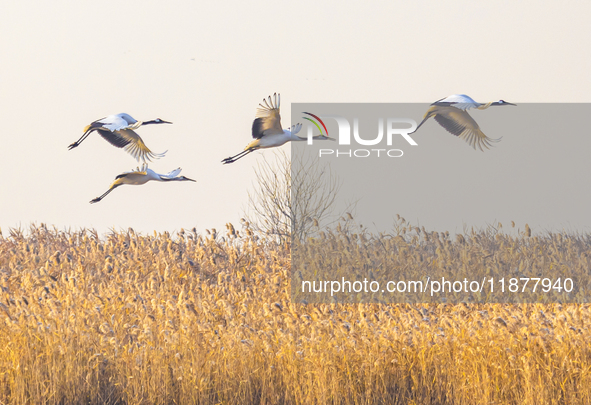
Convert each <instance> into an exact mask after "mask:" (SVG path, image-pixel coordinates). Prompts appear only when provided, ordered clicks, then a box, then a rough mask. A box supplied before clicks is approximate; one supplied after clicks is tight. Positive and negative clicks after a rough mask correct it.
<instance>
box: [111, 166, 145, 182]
mask: <svg viewBox="0 0 591 405" xmlns="http://www.w3.org/2000/svg"><path fill="white" fill-rule="evenodd" d="M130 174H141V175H144V176H145V175H146V174H148V165H147V164H146V163H144V164H143V165H142V167H141V168H140V167H136V168H135V169H133V170H130V171H128V172H123V173H121V174H119V175H117V177H115V180H117V179H120V178H122V177H127V176H129V175H130Z"/></svg>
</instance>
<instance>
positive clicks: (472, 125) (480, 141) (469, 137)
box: [434, 107, 501, 151]
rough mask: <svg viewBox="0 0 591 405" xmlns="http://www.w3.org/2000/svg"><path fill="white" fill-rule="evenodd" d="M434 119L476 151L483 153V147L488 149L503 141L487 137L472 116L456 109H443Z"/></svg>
mask: <svg viewBox="0 0 591 405" xmlns="http://www.w3.org/2000/svg"><path fill="white" fill-rule="evenodd" d="M434 118H435V120H436V121H437V122H438V123H439V125H441V126H442V127H443V128H445V130H447V132H449V133H450V134H453V135H455V136H459V137H460V138H462V139H463V140H465V141H466V142H468V144H469V145H470V146H472V147H473V148H474V149H476V148H478V149H480V150H481V151H483V150H484V149H483V147H484V148H486V149H488V148H489V147H491V146H492V143H493V142H498V141H500V140H501V138H498V139H493V138H489V137H488V136H486V135H485V134H484V133H483V132H482V131H481V130H480V127H479V126H478V123H477V122H476V121H474V119H473V118H472V117H471V116H470V114H468V113H467V112H466V111H462V110H458V109H457V108H455V107H441V109H440V110H439V111H438V112H437V113H436V114H435V117H434Z"/></svg>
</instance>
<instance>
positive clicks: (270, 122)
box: [222, 93, 334, 164]
mask: <svg viewBox="0 0 591 405" xmlns="http://www.w3.org/2000/svg"><path fill="white" fill-rule="evenodd" d="M263 103H264V104H263ZM263 103H261V104H259V108H258V109H257V114H256V118H255V120H254V121H253V123H252V137H253V138H254V141H252V142H250V143H249V144H248V145H246V147H245V148H244V150H243V151H242V152H240V153H238V154H236V155H234V156H231V157H228V158H226V159H224V160H222V163H224V164H227V163H233V162H235V161H237V160H238V159H240V158H242V157H244V156H246V155H247V154H249V153H251V152H254V151H255V150H257V149H267V148H276V147H279V146H282V145H285V144H286V143H287V142H299V141H306V140H307V139H306V138H300V137H299V136H296V134H297V133H298V132H300V129H301V128H302V124H299V123H298V124H296V125H293V126H292V127H291V128H290V129H283V128H282V127H281V115H280V114H279V109H280V103H281V97H280V95H279V94H277V93H275V94H273V98H271V96H269V97H268V99H263ZM314 139H319V140H329V139H330V140H333V141H334V139H332V138H329V137H327V136H317V137H314Z"/></svg>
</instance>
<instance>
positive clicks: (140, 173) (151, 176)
mask: <svg viewBox="0 0 591 405" xmlns="http://www.w3.org/2000/svg"><path fill="white" fill-rule="evenodd" d="M180 172H181V168H180V167H179V168H177V169H175V170H173V171H171V172H169V173H167V174H158V173H156V172H155V171H153V170H152V169H148V166H147V165H143V166H142V168H141V169H140V168H139V167H138V168H137V169H136V170H132V171H129V172H125V173H122V174H120V175H119V176H117V177H116V178H115V181H114V182H113V183H112V184H111V187H109V189H108V190H107V191H106V192H105V193H104V194H103V195H101V196H100V197H97V198H95V199H93V200H92V201H90V203H91V204H94V203H97V202H99V201H100V200H102V199H103V198H105V197H106V196H107V194H109V193H110V192H111V191H113V190H114V189H115V188H117V187H119V186H123V185H132V186H141V185H142V184H146V183H147V182H149V181H195V180H192V179H189V178H187V177H185V176H179V174H180ZM177 176H178V177H177Z"/></svg>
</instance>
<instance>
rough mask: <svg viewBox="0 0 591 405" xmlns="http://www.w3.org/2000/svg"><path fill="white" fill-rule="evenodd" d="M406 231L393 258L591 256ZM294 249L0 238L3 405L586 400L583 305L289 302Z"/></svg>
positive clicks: (115, 238)
mask: <svg viewBox="0 0 591 405" xmlns="http://www.w3.org/2000/svg"><path fill="white" fill-rule="evenodd" d="M409 229H410V228H409ZM351 232H352V231H342V232H340V233H334V234H333V233H329V234H325V235H324V236H323V238H324V242H323V244H322V245H323V246H326V247H327V249H328V248H329V247H330V246H331V244H335V243H337V244H338V243H344V242H343V240H348V241H349V242H348V243H352V242H351V240H357V242H356V243H361V242H359V241H360V240H361V239H360V238H359V237H358V236H357V237H355V236H354V234H347V233H351ZM413 232H414V231H413ZM413 235H414V236H412V237H411V236H409V235H404V234H403V235H398V236H392V235H381V236H379V237H378V239H379V238H381V239H382V240H383V243H384V245H385V244H386V243H390V245H388V246H391V249H392V250H395V251H397V250H396V249H398V248H399V247H400V244H401V243H402V240H401V239H400V238H402V239H403V240H404V241H405V242H404V246H403V249H402V248H400V250H399V251H400V254H399V255H398V256H397V257H399V259H398V260H401V261H402V263H403V264H404V261H408V262H409V263H412V262H413V261H421V262H423V263H428V264H429V266H435V267H436V266H444V267H445V266H448V267H450V266H452V267H453V266H455V267H456V268H462V266H464V267H466V266H468V267H470V266H474V267H478V266H480V264H479V263H480V262H478V261H475V262H473V263H469V264H466V263H462V260H471V259H470V258H474V257H477V255H478V254H481V253H482V252H483V251H484V250H486V251H487V252H488V253H489V254H492V255H493V257H492V259H491V260H492V261H493V266H494V263H495V261H498V262H500V261H503V262H506V261H507V260H511V257H507V254H509V253H507V252H513V253H514V254H515V255H520V257H524V258H532V260H538V259H535V258H539V261H538V262H536V263H541V264H540V266H551V265H552V266H556V265H561V266H563V267H564V266H570V267H571V268H572V271H573V272H582V271H587V270H589V264H590V260H591V256H590V253H591V252H590V249H589V246H590V243H589V238H588V237H586V236H568V235H548V236H544V237H541V236H540V237H529V236H528V234H527V233H521V234H519V235H516V236H508V235H507V234H498V235H495V236H492V235H489V234H487V233H485V232H480V233H475V234H473V235H472V236H469V235H464V236H463V237H461V238H458V239H454V240H450V239H449V238H448V237H446V235H440V234H435V233H427V232H424V231H417V233H413ZM415 237H416V238H417V239H419V240H421V241H423V242H425V241H430V242H429V243H434V244H437V243H440V244H441V246H442V247H441V248H440V250H439V252H437V250H436V249H435V250H433V249H425V248H424V246H427V247H428V246H429V244H428V243H426V242H425V243H416V242H415V241H414V239H413V238H415ZM397 238H398V239H397ZM435 239H437V241H439V242H436V241H435ZM374 241H375V240H374ZM501 243H503V246H504V248H503V249H506V251H505V250H503V251H502V252H501V253H499V254H498V255H495V254H494V253H495V252H494V251H492V249H494V248H495V246H497V248H499V249H500V247H499V246H500V245H501ZM551 246H557V248H551ZM290 249H291V247H290V244H289V243H288V242H284V243H279V242H273V241H272V240H270V239H267V238H264V237H261V238H257V237H255V236H254V235H253V234H252V232H251V231H250V230H249V229H248V228H246V229H242V230H241V231H235V230H234V228H233V227H232V226H228V229H227V230H226V231H224V232H223V233H219V234H217V233H216V231H215V230H214V231H212V232H208V233H206V234H203V235H200V234H197V233H196V232H194V231H193V232H187V231H182V230H181V231H180V232H179V233H178V234H175V235H174V236H171V235H170V234H168V233H164V234H154V235H140V234H137V233H135V232H134V231H133V230H131V229H130V230H129V231H121V232H112V233H111V234H109V235H106V236H105V237H101V238H99V236H98V235H97V234H96V233H95V232H93V231H87V230H86V231H85V230H83V231H76V232H74V231H72V232H61V231H57V230H55V229H50V228H48V227H46V226H44V225H41V226H32V227H31V229H30V230H28V231H26V232H21V231H19V230H14V229H13V230H11V231H10V235H8V234H6V232H5V234H4V236H1V237H0V289H1V290H0V404H28V403H30V404H42V403H49V404H155V403H159V404H317V403H318V404H374V403H376V404H588V403H591V344H590V342H591V331H590V326H591V312H590V307H589V305H588V304H578V305H575V304H569V305H567V304H486V305H484V304H479V305H477V304H457V305H452V304H413V305H411V304H335V303H332V304H307V305H305V304H296V303H294V302H292V301H291V286H290V253H291V251H290ZM511 249H513V250H511ZM475 252H476V253H475ZM478 252H480V253H478ZM491 252H492V253H491ZM365 254H366V255H371V252H369V253H368V252H365ZM474 255H476V256H474ZM474 260H475V259H474ZM481 262H483V261H481Z"/></svg>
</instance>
